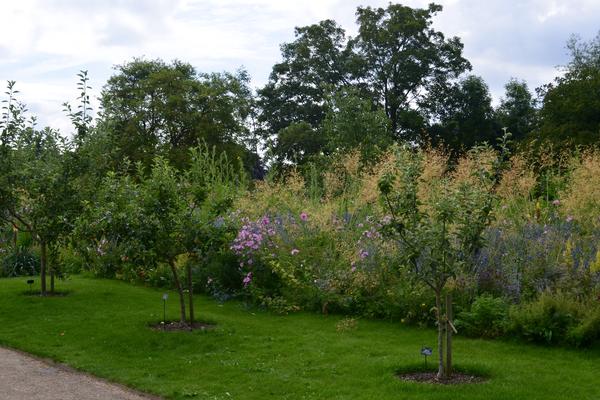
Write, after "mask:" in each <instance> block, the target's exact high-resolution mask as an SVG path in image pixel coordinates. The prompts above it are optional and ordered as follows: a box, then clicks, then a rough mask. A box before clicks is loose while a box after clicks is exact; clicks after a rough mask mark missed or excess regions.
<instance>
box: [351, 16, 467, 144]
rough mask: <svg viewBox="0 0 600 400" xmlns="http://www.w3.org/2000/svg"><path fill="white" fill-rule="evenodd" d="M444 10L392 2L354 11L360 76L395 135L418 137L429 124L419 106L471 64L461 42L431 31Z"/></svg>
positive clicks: (352, 42)
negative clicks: (430, 92) (463, 51)
mask: <svg viewBox="0 0 600 400" xmlns="http://www.w3.org/2000/svg"><path fill="white" fill-rule="evenodd" d="M441 10H442V6H440V5H437V4H430V5H429V6H428V7H427V8H425V9H420V8H411V7H407V6H403V5H400V4H390V5H389V6H388V7H387V8H371V7H365V8H363V7H359V8H358V10H357V12H356V15H357V22H358V36H357V37H356V38H354V39H353V40H352V41H351V43H350V45H351V48H352V50H353V51H354V52H355V53H356V54H357V56H358V57H359V59H360V62H361V64H362V65H361V68H360V69H359V76H358V78H359V79H360V80H361V81H363V82H364V84H365V85H366V87H367V88H368V90H369V91H370V92H371V93H372V96H373V97H374V99H375V100H376V101H377V103H379V104H381V106H382V107H383V109H384V110H385V112H386V114H387V116H388V118H389V119H390V122H391V129H392V132H393V133H394V134H395V135H396V136H397V137H400V138H405V139H410V140H414V139H416V138H417V137H418V136H419V134H420V133H421V129H422V128H423V126H424V122H425V121H424V118H423V116H422V113H421V112H419V109H418V106H419V105H421V104H423V103H424V102H425V100H426V99H427V94H428V92H429V91H431V89H432V88H433V87H435V86H444V85H447V84H448V82H451V81H452V80H453V79H455V78H457V77H458V76H459V75H460V74H462V73H463V72H464V71H466V70H468V69H470V68H471V66H470V64H469V62H468V61H467V60H466V59H465V58H463V56H462V49H463V45H462V43H461V42H460V40H459V39H458V38H457V37H453V38H450V39H446V38H445V36H444V35H443V34H442V33H441V32H439V31H436V30H435V29H433V27H432V22H433V21H432V19H433V17H434V16H435V14H437V13H438V12H440V11H441Z"/></svg>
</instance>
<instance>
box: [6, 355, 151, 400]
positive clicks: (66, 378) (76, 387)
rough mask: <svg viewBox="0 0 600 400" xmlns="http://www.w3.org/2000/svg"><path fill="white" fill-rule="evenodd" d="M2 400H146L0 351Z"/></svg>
mask: <svg viewBox="0 0 600 400" xmlns="http://www.w3.org/2000/svg"><path fill="white" fill-rule="evenodd" d="M0 399H2V400H149V399H157V398H156V397H150V396H145V395H142V394H139V393H136V392H134V391H132V390H130V389H127V388H124V387H122V386H119V385H115V384H112V383H108V382H106V381H104V380H101V379H98V378H95V377H92V376H90V375H87V374H83V373H79V372H76V371H73V370H71V369H69V368H67V367H64V366H61V365H59V364H52V363H51V362H46V361H43V360H40V359H37V358H34V357H31V356H28V355H25V354H23V353H20V352H17V351H14V350H9V349H4V348H0Z"/></svg>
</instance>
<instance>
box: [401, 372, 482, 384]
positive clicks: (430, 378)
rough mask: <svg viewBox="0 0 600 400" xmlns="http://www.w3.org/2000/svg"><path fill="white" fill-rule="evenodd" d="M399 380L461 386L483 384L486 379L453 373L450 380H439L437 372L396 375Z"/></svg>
mask: <svg viewBox="0 0 600 400" xmlns="http://www.w3.org/2000/svg"><path fill="white" fill-rule="evenodd" d="M396 376H397V377H398V378H399V379H402V380H404V381H409V382H421V383H433V384H437V385H460V384H467V383H481V382H485V381H486V379H485V378H483V377H481V376H476V375H470V374H463V373H461V372H453V373H452V375H451V376H450V378H448V379H438V377H437V372H406V373H402V374H397V375H396Z"/></svg>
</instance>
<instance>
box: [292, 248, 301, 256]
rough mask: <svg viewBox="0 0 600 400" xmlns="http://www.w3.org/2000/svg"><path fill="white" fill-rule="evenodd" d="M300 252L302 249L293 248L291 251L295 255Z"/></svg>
mask: <svg viewBox="0 0 600 400" xmlns="http://www.w3.org/2000/svg"><path fill="white" fill-rule="evenodd" d="M298 253H300V250H298V249H292V251H291V254H292V255H293V256H295V255H296V254H298Z"/></svg>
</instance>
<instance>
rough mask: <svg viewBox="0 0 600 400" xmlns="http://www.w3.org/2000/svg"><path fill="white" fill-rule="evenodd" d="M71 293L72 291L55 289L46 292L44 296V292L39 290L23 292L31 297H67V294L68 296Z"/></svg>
mask: <svg viewBox="0 0 600 400" xmlns="http://www.w3.org/2000/svg"><path fill="white" fill-rule="evenodd" d="M70 293H71V292H70V291H54V292H46V295H45V296H42V294H41V293H40V292H39V291H32V292H30V291H25V292H23V294H24V295H25V296H31V297H65V296H68V295H69V294H70Z"/></svg>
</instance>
